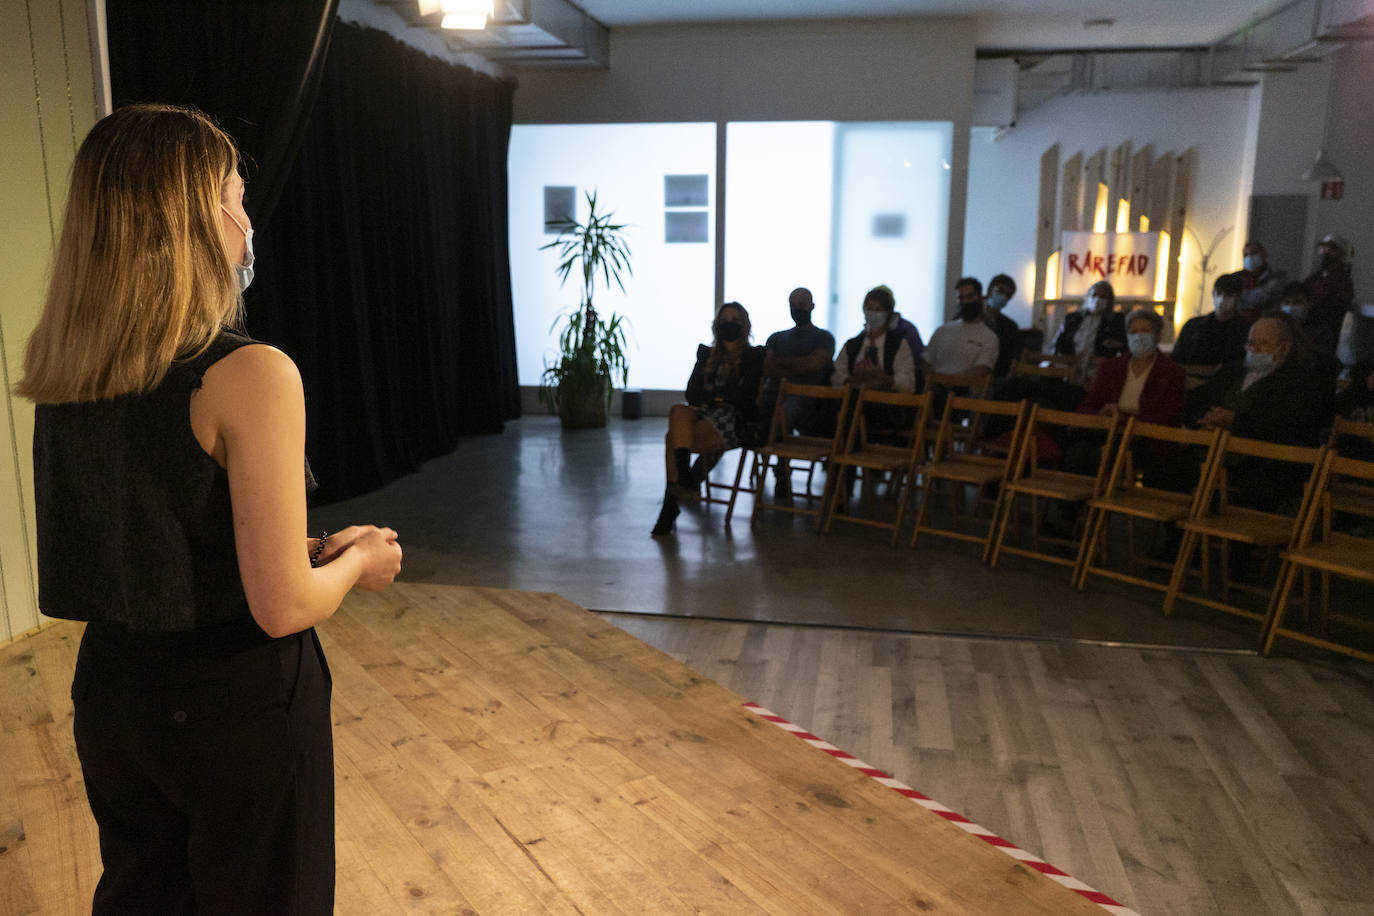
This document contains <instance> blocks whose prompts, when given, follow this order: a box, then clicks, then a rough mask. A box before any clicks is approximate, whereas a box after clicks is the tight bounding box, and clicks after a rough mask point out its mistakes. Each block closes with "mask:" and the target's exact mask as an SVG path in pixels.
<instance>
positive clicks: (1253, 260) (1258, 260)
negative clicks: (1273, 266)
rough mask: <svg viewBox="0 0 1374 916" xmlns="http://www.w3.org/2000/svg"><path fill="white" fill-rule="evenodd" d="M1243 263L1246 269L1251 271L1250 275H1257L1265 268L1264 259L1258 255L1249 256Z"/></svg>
mask: <svg viewBox="0 0 1374 916" xmlns="http://www.w3.org/2000/svg"><path fill="white" fill-rule="evenodd" d="M1242 263H1244V264H1245V269H1246V270H1248V271H1250V273H1256V272H1257V271H1259V269H1260V268H1261V267H1263V266H1264V258H1262V257H1260V256H1259V255H1257V254H1247V255H1246V256H1245V257H1244V258H1243V259H1242Z"/></svg>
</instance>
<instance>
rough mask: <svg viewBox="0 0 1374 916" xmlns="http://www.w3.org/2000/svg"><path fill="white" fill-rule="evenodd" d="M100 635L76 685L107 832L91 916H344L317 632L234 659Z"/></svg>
mask: <svg viewBox="0 0 1374 916" xmlns="http://www.w3.org/2000/svg"><path fill="white" fill-rule="evenodd" d="M192 656H193V657H186V656H185V655H184V654H170V653H165V652H151V653H150V652H147V651H143V650H141V649H138V648H136V647H135V646H134V644H133V643H132V642H131V641H130V640H129V639H128V638H127V637H126V638H122V639H121V638H116V639H111V638H109V635H108V631H107V630H105V629H102V628H101V627H100V626H99V625H96V624H92V625H91V626H90V627H88V628H87V632H86V635H85V637H83V639H82V644H81V651H80V654H79V656H78V660H77V665H76V676H75V678H74V680H73V682H72V699H73V702H74V704H75V708H76V717H75V722H74V731H75V736H76V747H77V753H78V755H79V757H80V758H81V769H82V772H83V774H84V776H85V781H86V795H87V797H88V799H89V801H90V805H91V811H92V813H93V814H94V815H95V820H96V824H97V826H98V827H99V830H100V855H101V859H102V861H103V865H104V873H103V874H102V875H101V877H100V882H99V884H98V885H97V887H96V890H95V899H94V901H93V902H92V912H93V913H96V914H104V913H121V914H123V913H159V914H171V913H197V914H207V913H209V914H214V913H225V914H228V913H254V914H259V913H262V914H277V913H282V914H288V913H289V914H297V913H321V914H328V913H332V912H333V906H334V761H333V742H332V735H331V731H330V715H329V700H330V692H331V681H330V676H329V669H328V667H327V665H326V663H325V660H324V653H323V652H322V650H321V649H320V644H319V640H318V639H317V638H316V636H315V632H314V631H313V630H307V631H305V632H303V633H297V634H294V635H292V636H288V637H285V638H282V639H276V640H267V638H266V637H265V636H264V637H262V641H261V642H259V644H257V645H253V646H251V647H249V648H246V649H243V650H241V651H234V652H232V653H231V654H228V655H222V656H221V655H214V654H211V655H209V656H203V655H202V656H199V657H196V654H195V653H192Z"/></svg>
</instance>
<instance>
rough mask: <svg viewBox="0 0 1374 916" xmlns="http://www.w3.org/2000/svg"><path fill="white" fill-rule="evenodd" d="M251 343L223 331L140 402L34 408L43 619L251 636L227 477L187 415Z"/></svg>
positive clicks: (137, 398) (133, 397) (134, 398)
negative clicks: (219, 366)
mask: <svg viewBox="0 0 1374 916" xmlns="http://www.w3.org/2000/svg"><path fill="white" fill-rule="evenodd" d="M252 343H255V341H253V340H251V339H250V338H247V337H243V336H241V335H239V334H236V333H234V332H231V331H228V330H225V331H221V332H220V334H219V336H217V337H216V338H215V340H214V341H213V342H212V343H211V344H210V347H209V349H207V350H206V351H205V352H204V353H202V354H201V355H199V356H197V357H194V358H192V359H187V360H184V361H178V362H177V363H174V364H173V365H172V367H171V369H169V370H168V372H167V375H166V377H165V378H164V379H163V381H162V384H160V385H159V386H158V387H157V388H156V389H154V390H152V391H150V392H147V393H146V394H129V395H122V396H120V397H117V398H112V399H108V400H102V401H86V402H81V403H74V404H40V405H39V406H38V407H37V410H36V411H35V418H34V434H33V465H34V489H35V500H36V504H37V505H36V508H37V514H38V519H37V522H38V604H39V607H40V609H41V610H42V611H43V613H44V614H47V615H48V616H50V617H61V618H66V619H69V620H88V621H96V622H104V623H109V624H116V625H118V626H119V628H121V629H124V628H126V629H127V630H130V631H135V632H145V633H172V632H175V631H186V630H200V629H203V628H223V627H225V626H226V625H227V626H228V627H229V628H230V629H235V630H238V629H243V628H249V629H256V625H255V624H254V621H253V620H252V615H251V614H250V612H249V610H248V601H247V599H246V598H245V597H244V594H243V583H242V581H241V580H240V579H239V568H238V555H237V553H236V551H235V549H234V519H233V511H232V508H231V506H230V502H229V476H228V473H227V472H226V471H225V470H224V468H221V467H220V466H219V465H218V464H216V463H215V461H214V459H213V458H211V457H210V456H209V455H208V454H206V452H205V451H204V449H202V448H201V447H200V443H199V442H197V441H196V438H195V435H194V433H193V432H192V431H191V415H190V405H191V394H192V392H193V391H195V390H196V389H197V388H199V387H200V386H201V383H202V380H203V377H204V374H205V371H206V370H207V369H208V368H209V367H210V366H212V365H214V364H215V363H216V362H218V361H219V360H221V359H223V358H224V357H225V356H227V355H229V354H230V353H232V352H234V351H235V350H237V349H238V348H239V347H242V346H246V345H248V344H252ZM258 632H261V631H258Z"/></svg>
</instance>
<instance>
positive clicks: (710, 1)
mask: <svg viewBox="0 0 1374 916" xmlns="http://www.w3.org/2000/svg"><path fill="white" fill-rule="evenodd" d="M573 2H575V3H576V5H578V6H580V7H581V8H582V9H584V10H585V11H586V12H587V13H589V14H590V15H591V16H593V17H594V18H596V19H597V20H598V21H600V22H601V23H602V24H603V25H606V26H609V27H610V28H615V27H616V26H631V25H652V24H663V23H681V22H728V21H740V20H757V19H835V18H867V17H882V16H937V15H952V16H975V17H976V18H977V20H978V31H977V39H976V40H977V45H978V47H979V48H980V49H996V48H1003V49H1006V48H1020V49H1035V48H1089V47H1091V48H1121V47H1161V46H1167V47H1177V46H1198V45H1206V44H1210V43H1212V42H1213V41H1216V40H1217V39H1219V38H1222V37H1224V36H1225V35H1227V34H1229V33H1230V32H1233V31H1235V30H1236V29H1238V28H1241V27H1242V26H1244V25H1246V24H1248V23H1250V22H1252V21H1254V20H1255V19H1257V18H1259V17H1260V16H1261V15H1262V14H1264V13H1267V12H1269V11H1270V10H1273V9H1275V8H1277V7H1280V6H1283V5H1285V0H573ZM1097 18H1109V19H1115V20H1116V23H1115V24H1114V25H1113V26H1112V27H1111V28H1108V29H1085V28H1084V26H1083V23H1084V21H1086V20H1088V19H1097Z"/></svg>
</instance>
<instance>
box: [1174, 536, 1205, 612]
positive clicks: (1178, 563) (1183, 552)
mask: <svg viewBox="0 0 1374 916" xmlns="http://www.w3.org/2000/svg"><path fill="white" fill-rule="evenodd" d="M1197 541H1198V536H1197V534H1196V533H1194V532H1192V531H1189V530H1188V529H1186V528H1185V529H1184V530H1183V543H1182V544H1180V545H1179V547H1178V558H1177V559H1175V560H1174V571H1173V572H1172V573H1171V574H1170V575H1169V590H1168V591H1167V592H1165V593H1164V616H1165V617H1172V616H1173V615H1174V603H1175V602H1176V601H1177V600H1178V591H1179V588H1180V587H1181V586H1182V584H1183V579H1184V577H1185V576H1187V575H1188V564H1189V563H1191V562H1192V559H1193V548H1194V547H1195V546H1196V545H1197ZM1206 550H1207V548H1206V545H1205V544H1204V545H1203V565H1204V566H1205V565H1206V562H1207V560H1206Z"/></svg>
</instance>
